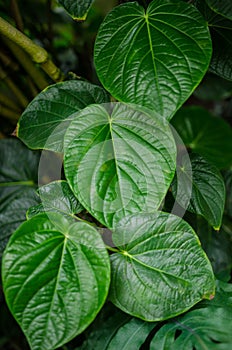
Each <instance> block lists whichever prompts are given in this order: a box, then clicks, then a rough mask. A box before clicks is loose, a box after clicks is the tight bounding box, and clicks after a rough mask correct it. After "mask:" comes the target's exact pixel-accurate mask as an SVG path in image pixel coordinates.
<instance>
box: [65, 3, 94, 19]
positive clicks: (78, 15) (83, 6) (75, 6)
mask: <svg viewBox="0 0 232 350" xmlns="http://www.w3.org/2000/svg"><path fill="white" fill-rule="evenodd" d="M58 1H59V3H60V4H61V5H62V6H63V7H64V8H65V10H66V11H67V12H68V13H69V14H70V16H72V17H73V19H74V20H85V19H86V16H87V14H88V11H89V9H90V7H91V5H92V3H93V2H94V0H58Z"/></svg>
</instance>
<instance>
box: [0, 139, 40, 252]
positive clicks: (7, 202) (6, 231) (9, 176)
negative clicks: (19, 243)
mask: <svg viewBox="0 0 232 350" xmlns="http://www.w3.org/2000/svg"><path fill="white" fill-rule="evenodd" d="M39 157H40V153H39V152H33V151H30V150H28V149H27V148H26V147H25V146H24V145H23V144H22V143H21V142H20V141H19V140H17V139H15V138H12V139H5V140H1V141H0V164H1V167H0V228H1V229H0V257H1V255H2V252H3V250H4V248H5V246H6V243H7V241H8V239H9V237H10V235H11V234H12V232H13V231H14V230H15V229H16V228H17V227H18V226H19V225H20V224H21V223H22V222H23V221H24V220H25V219H26V211H27V209H28V208H29V207H30V206H32V205H35V204H36V203H38V198H37V197H38V196H37V195H36V192H35V190H36V187H37V177H38V164H39Z"/></svg>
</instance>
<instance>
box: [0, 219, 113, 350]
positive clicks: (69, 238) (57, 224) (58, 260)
mask: <svg viewBox="0 0 232 350" xmlns="http://www.w3.org/2000/svg"><path fill="white" fill-rule="evenodd" d="M49 219H50V220H49ZM49 219H48V218H47V216H46V215H45V214H39V215H37V216H35V217H33V218H31V219H30V220H28V221H26V222H25V223H24V224H22V225H21V226H20V227H19V228H18V230H17V231H16V232H15V233H14V234H13V235H12V236H11V239H10V241H9V243H8V245H7V248H6V250H5V252H4V255H3V268H2V278H3V288H4V293H5V297H6V301H7V304H8V307H9V309H10V310H11V312H12V314H13V315H14V317H15V319H16V320H17V322H18V323H19V325H20V326H21V328H22V330H23V332H24V333H25V335H26V337H27V339H28V341H29V344H30V346H31V349H32V350H44V349H47V350H50V349H54V348H57V347H59V346H61V345H63V344H65V343H66V342H68V341H69V340H71V339H72V338H74V337H75V336H76V335H77V334H79V333H81V332H82V331H83V330H84V329H85V328H86V327H87V326H88V325H89V324H90V323H91V322H92V321H93V320H94V318H95V317H96V315H97V313H98V312H99V310H100V309H101V307H102V305H103V303H104V302H105V299H106V296H107V293H108V288H109V281H110V264H109V258H108V254H107V252H106V250H105V248H104V244H103V242H102V239H101V237H100V235H99V233H98V232H97V231H96V230H95V229H94V228H93V227H91V226H90V225H88V224H85V223H77V222H74V223H71V222H70V220H67V219H66V218H65V217H63V216H62V215H61V214H57V213H49Z"/></svg>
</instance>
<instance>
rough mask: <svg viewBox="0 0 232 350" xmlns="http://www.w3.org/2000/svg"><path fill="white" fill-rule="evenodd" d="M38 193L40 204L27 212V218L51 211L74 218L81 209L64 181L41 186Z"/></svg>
mask: <svg viewBox="0 0 232 350" xmlns="http://www.w3.org/2000/svg"><path fill="white" fill-rule="evenodd" d="M38 192H39V196H40V199H41V201H42V203H40V204H38V205H36V206H33V207H32V208H30V209H29V210H28V212H27V217H28V218H31V217H32V216H35V215H37V214H39V213H44V212H45V213H48V212H51V211H53V212H58V213H61V214H63V215H68V216H73V217H75V214H78V213H80V212H81V211H82V209H83V207H82V205H81V204H80V203H79V202H78V200H77V199H76V197H75V196H74V194H73V193H72V191H71V189H70V187H69V185H68V183H67V182H66V181H54V182H51V183H49V184H48V185H44V186H41V187H40V188H39V191H38Z"/></svg>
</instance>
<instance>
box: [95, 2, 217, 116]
mask: <svg viewBox="0 0 232 350" xmlns="http://www.w3.org/2000/svg"><path fill="white" fill-rule="evenodd" d="M210 58H211V39H210V35H209V31H208V27H207V24H206V22H205V21H204V19H203V18H202V16H201V14H200V13H199V12H198V10H197V9H196V8H195V7H193V6H191V5H189V4H186V3H184V2H181V1H176V0H154V1H152V2H151V3H150V5H149V6H148V9H147V10H146V11H145V10H144V8H143V7H141V6H139V5H138V4H137V3H136V2H134V3H129V4H124V5H121V6H118V7H116V8H114V9H113V10H112V11H111V12H110V13H109V15H108V16H107V17H106V18H105V20H104V22H103V24H102V25H101V27H100V29H99V32H98V36H97V39H96V43H95V53H94V59H95V65H96V70H97V74H98V77H99V79H100V81H101V83H102V84H103V86H104V87H105V88H106V90H108V91H109V92H110V93H111V94H112V95H113V96H114V97H115V98H117V99H118V100H119V101H123V102H131V103H136V104H140V105H143V106H145V107H148V108H150V109H152V110H155V111H156V112H158V113H159V114H161V115H163V116H165V117H166V118H168V119H171V117H172V116H173V114H174V112H175V111H176V110H177V109H178V108H179V107H180V106H181V105H182V104H183V103H184V101H185V100H186V99H187V98H188V97H189V96H190V95H191V94H192V92H193V90H194V89H195V88H196V86H197V85H198V84H199V82H200V81H201V79H202V78H203V76H204V74H205V73H206V71H207V68H208V65H209V62H210Z"/></svg>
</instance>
